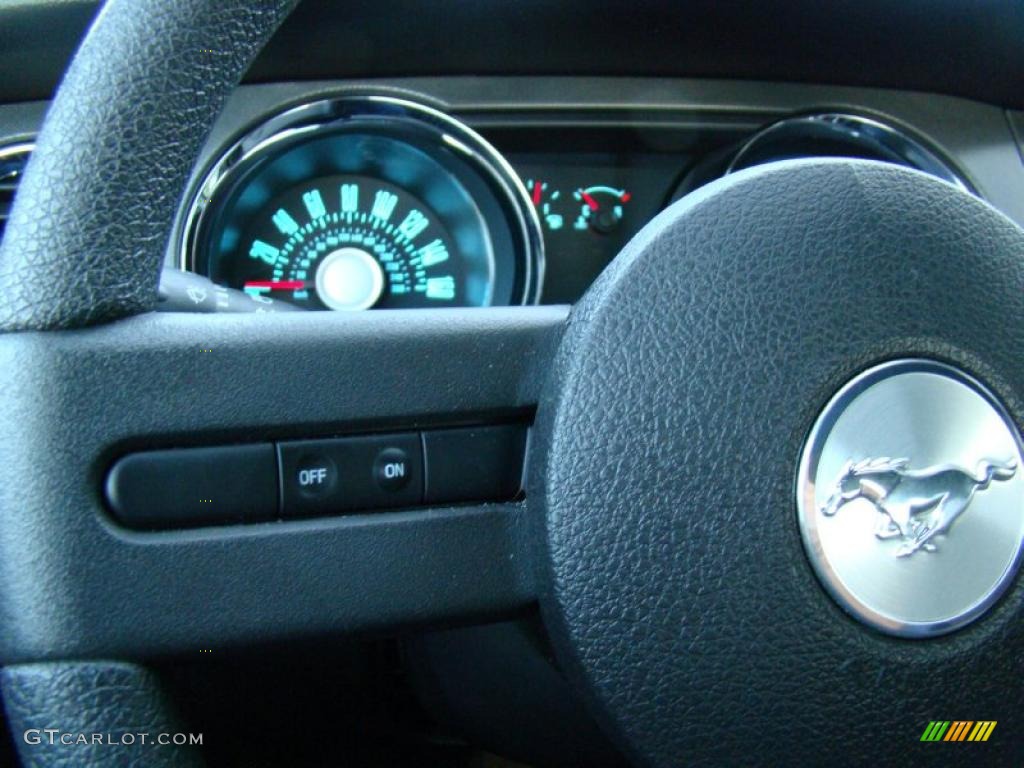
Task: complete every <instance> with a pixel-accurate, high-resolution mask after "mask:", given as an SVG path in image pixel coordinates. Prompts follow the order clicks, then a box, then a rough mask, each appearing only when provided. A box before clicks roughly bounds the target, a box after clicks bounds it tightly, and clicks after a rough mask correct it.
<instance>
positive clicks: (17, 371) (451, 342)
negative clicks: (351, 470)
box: [0, 307, 565, 662]
mask: <svg viewBox="0 0 1024 768" xmlns="http://www.w3.org/2000/svg"><path fill="white" fill-rule="evenodd" d="M564 319H565V310H564V308H557V307H549V308H515V309H507V310H500V309H495V310H447V311H443V310H442V311H434V312H426V311H424V312H379V313H370V314H367V315H364V316H359V317H352V316H340V315H338V314H334V313H326V312H324V313H291V314H288V315H275V316H260V315H231V316H215V317H211V316H204V315H177V314H163V313H154V314H150V315H146V316H140V317H135V318H130V319H126V320H122V321H119V322H116V323H113V324H110V325H106V326H101V327H96V328H90V329H85V330H80V331H66V332H63V331H62V332H50V333H21V334H8V335H4V336H0V359H2V360H3V361H4V363H3V365H2V366H0V369H2V370H0V379H2V382H0V388H2V390H3V391H4V392H6V393H8V395H9V396H11V400H12V402H13V403H15V407H14V409H13V411H11V412H9V413H8V418H6V419H4V421H3V425H2V426H0V433H2V436H0V445H2V446H3V448H2V449H0V450H2V452H3V458H4V460H3V462H2V465H3V468H2V469H0V474H2V476H3V487H2V488H0V499H2V501H0V507H2V508H3V509H4V510H5V511H7V512H9V513H10V512H12V511H15V510H16V512H17V514H16V515H9V517H10V518H11V519H12V522H11V523H10V524H8V525H5V526H4V527H3V531H2V532H0V551H2V555H0V561H2V562H3V563H4V577H3V579H2V580H0V581H2V584H3V590H4V596H5V598H4V603H3V604H4V609H5V620H6V621H7V622H8V626H11V627H14V626H17V628H18V631H10V632H5V633H3V638H4V643H3V647H2V658H3V659H4V661H5V662H11V661H17V660H31V659H37V658H41V657H74V656H79V657H80V656H95V655H112V656H114V657H119V658H137V657H140V656H145V655H147V654H151V653H167V652H176V651H184V650H188V649H190V648H192V647H198V644H199V643H208V644H209V643H242V642H249V641H251V640H253V639H254V638H271V637H275V636H278V637H279V636H288V635H294V634H296V633H310V632H312V633H317V632H346V631H356V630H365V629H368V628H395V627H400V626H402V625H407V624H422V623H425V622H431V621H437V620H442V619H443V620H450V619H465V618H468V617H473V616H484V615H487V616H496V615H503V614H505V615H507V614H509V613H512V612H515V611H517V610H520V609H522V608H523V607H524V606H526V605H528V604H530V603H531V602H532V600H533V599H534V591H533V585H532V581H531V578H530V576H529V571H528V569H527V568H526V566H525V553H524V552H523V551H522V547H521V542H520V531H521V529H522V528H523V518H524V511H523V504H522V503H514V502H510V503H498V504H487V505H479V506H473V505H469V506H465V505H463V506H457V507H449V508H426V507H424V508H417V509H407V510H404V511H403V510H400V511H379V512H374V513H372V514H356V515H348V516H335V517H322V518H316V519H305V520H290V521H287V522H268V523H264V524H259V525H236V526H220V527H209V528H195V529H189V530H167V531H132V530H128V529H126V528H123V527H121V526H119V525H118V524H117V523H116V522H115V521H114V519H113V518H112V516H111V513H110V511H109V510H108V509H107V507H106V505H105V503H104V499H103V492H102V488H103V479H104V477H105V474H106V472H107V470H108V469H109V467H110V466H111V464H112V463H113V462H114V461H115V460H116V458H117V457H119V456H121V455H123V454H125V453H130V452H134V451H141V450H147V449H151V448H174V447H188V446H202V445H228V444H232V443H247V442H268V441H275V440H289V439H305V438H316V437H327V436H333V435H344V434H353V433H360V432H365V431H367V430H369V429H373V430H376V431H380V430H385V431H393V432H397V431H402V430H419V429H427V428H434V427H443V426H451V425H457V424H472V423H491V422H495V421H507V420H515V421H518V422H521V423H522V422H528V421H529V419H530V418H531V417H532V411H533V409H534V407H535V405H536V402H537V398H538V394H539V388H540V382H541V381H542V380H543V378H544V376H543V374H544V371H545V369H546V367H547V365H548V362H549V360H550V357H551V355H552V353H553V350H554V348H555V346H556V345H557V342H558V339H559V337H560V334H561V330H562V327H563V324H564ZM32 531H36V532H38V534H39V535H32V534H31V532H32ZM44 532H48V533H44Z"/></svg>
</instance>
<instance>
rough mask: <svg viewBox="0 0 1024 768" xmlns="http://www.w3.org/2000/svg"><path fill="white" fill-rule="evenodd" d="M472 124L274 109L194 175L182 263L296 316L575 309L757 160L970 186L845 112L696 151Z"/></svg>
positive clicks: (380, 106)
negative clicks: (706, 195) (699, 191)
mask: <svg viewBox="0 0 1024 768" xmlns="http://www.w3.org/2000/svg"><path fill="white" fill-rule="evenodd" d="M470 122H472V121H466V122H464V121H461V120H458V119H456V118H454V117H452V116H450V115H448V114H445V113H444V112H442V111H440V110H439V109H437V108H435V107H433V106H428V105H426V104H424V103H419V102H417V101H415V100H412V99H409V98H405V97H397V96H394V95H386V94H383V93H381V94H365V93H363V94H359V95H344V96H338V97H334V98H327V99H321V100H318V101H313V102H307V103H303V104H300V105H298V106H294V107H291V108H288V109H284V110H283V111H280V112H278V113H276V114H274V115H273V116H271V117H269V118H267V119H264V120H262V121H260V122H259V123H258V124H257V125H256V126H255V127H253V128H250V129H249V130H247V131H245V132H244V133H242V134H241V136H240V137H238V138H236V139H235V140H234V141H233V142H231V143H230V145H229V146H227V147H226V148H224V149H223V150H222V151H221V152H220V153H219V154H217V155H216V156H215V159H214V160H213V161H212V162H211V164H210V165H209V167H208V168H206V169H205V170H204V171H203V172H202V173H201V174H200V176H199V177H198V181H197V183H196V184H195V186H194V188H193V189H192V191H191V193H190V195H189V203H188V207H187V210H186V213H185V215H184V216H183V217H182V219H181V226H180V228H179V232H178V236H177V242H178V245H179V247H178V253H177V257H178V266H179V267H180V268H182V269H185V270H189V271H192V272H196V273H199V274H201V275H203V276H205V277H208V278H210V279H211V280H212V281H213V282H214V283H216V284H218V285H222V286H226V287H229V288H236V289H240V290H243V291H245V292H246V293H248V294H249V295H250V296H252V297H254V298H256V299H257V300H261V299H262V298H264V297H272V298H274V299H280V300H284V301H286V302H288V303H289V304H290V305H292V306H293V307H295V308H301V309H308V310H332V311H344V312H353V311H355V312H358V311H365V310H370V309H415V308H425V307H488V306H513V305H521V304H533V303H571V302H574V301H576V300H578V299H579V298H580V297H581V296H582V295H583V293H584V292H585V291H586V290H587V288H588V287H589V285H590V284H591V283H592V282H593V281H594V279H596V277H597V276H598V275H599V274H600V272H601V271H602V270H603V269H604V268H605V267H606V266H607V265H608V263H609V262H610V261H611V260H612V259H613V258H614V257H615V255H616V254H617V253H618V252H619V251H620V250H621V249H622V248H623V247H624V246H625V244H626V243H627V242H628V241H629V239H630V238H632V237H633V236H634V235H635V234H636V233H637V232H639V230H640V229H641V228H642V227H643V226H644V225H645V224H646V223H647V222H648V221H650V219H652V218H653V217H654V216H655V215H657V213H658V212H659V211H661V210H662V209H663V208H665V207H666V206H667V205H668V204H670V203H671V202H672V201H673V200H675V199H678V198H679V197H681V196H683V195H684V194H686V193H688V192H689V191H692V190H693V189H695V188H697V187H699V186H701V185H702V184H704V183H707V182H709V181H712V180H713V179H716V178H719V177H721V176H724V175H728V174H730V173H734V172H738V171H741V170H743V169H744V168H748V167H751V166H754V165H758V164H761V163H765V162H771V161H776V160H784V159H792V158H799V157H807V156H844V157H861V158H868V159H874V160H881V161H884V162H890V163H898V164H901V165H906V166H909V167H913V168H917V169H918V170H922V171H924V172H926V173H930V174H932V175H934V176H937V177H939V178H942V179H944V180H945V181H948V182H949V183H952V184H957V185H959V186H962V187H964V188H965V189H968V190H970V189H971V187H970V185H969V184H968V183H967V182H966V181H965V180H964V179H963V177H962V176H960V175H959V174H958V173H957V172H956V170H955V169H954V167H953V166H952V164H951V163H950V162H949V161H948V160H946V159H945V158H943V157H942V156H941V155H940V154H939V152H938V151H937V150H935V149H934V148H932V147H930V146H929V145H928V144H927V143H926V142H925V141H923V140H920V139H917V138H915V137H913V136H911V135H909V134H908V132H906V131H904V130H897V129H896V128H894V127H892V126H889V125H886V124H883V123H881V122H878V121H876V120H874V119H870V118H867V117H864V116H858V115H851V114H837V113H818V114H802V115H793V116H789V117H786V118H785V119H782V120H779V121H775V122H773V123H771V124H769V125H767V126H763V127H762V128H761V129H760V130H757V131H754V132H752V133H748V134H746V135H744V136H742V137H741V138H740V139H739V140H737V138H736V136H735V135H731V134H727V135H723V136H718V137H717V139H716V137H715V136H712V140H710V141H707V140H705V141H704V142H703V143H701V142H699V141H697V142H695V141H693V140H692V139H691V138H686V140H684V141H682V142H680V141H679V140H678V137H677V136H673V135H668V136H661V137H660V138H659V139H658V140H657V141H652V140H651V137H650V136H647V137H645V136H642V135H637V134H636V133H635V132H630V131H629V130H625V129H621V128H620V129H619V130H614V129H613V130H608V129H607V127H604V128H594V127H593V126H590V127H587V126H581V125H575V126H572V127H566V128H562V129H558V128H557V127H554V126H552V127H550V128H549V127H545V126H543V125H539V124H538V123H537V121H526V122H525V123H524V124H523V125H517V124H515V121H514V120H513V121H511V123H510V124H509V125H505V126H500V125H499V126H495V125H493V124H482V125H478V126H476V127H470V124H468V123H470ZM704 133H710V132H707V131H705V132H704ZM624 137H625V138H624ZM673 142H675V143H674V144H673Z"/></svg>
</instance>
